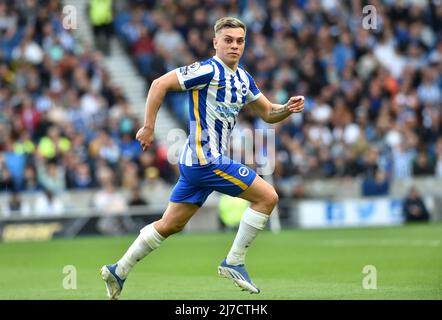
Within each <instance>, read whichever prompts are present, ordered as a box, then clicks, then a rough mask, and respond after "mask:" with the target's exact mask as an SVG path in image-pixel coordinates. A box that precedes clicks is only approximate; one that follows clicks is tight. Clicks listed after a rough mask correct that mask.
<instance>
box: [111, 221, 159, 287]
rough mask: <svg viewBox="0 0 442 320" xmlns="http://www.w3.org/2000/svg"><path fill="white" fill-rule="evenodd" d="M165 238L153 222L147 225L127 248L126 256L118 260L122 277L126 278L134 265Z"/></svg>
mask: <svg viewBox="0 0 442 320" xmlns="http://www.w3.org/2000/svg"><path fill="white" fill-rule="evenodd" d="M164 239H165V238H164V237H163V236H162V235H160V234H159V233H158V231H157V230H155V228H154V226H153V223H151V224H149V225H147V226H145V227H144V228H143V229H141V231H140V235H139V236H138V237H137V238H136V239H135V241H134V242H133V243H132V245H131V246H130V247H129V249H127V251H126V253H125V254H124V256H123V257H122V258H121V259H120V260H118V262H117V263H118V265H117V270H116V273H117V275H118V276H119V277H120V278H121V279H126V277H127V275H128V274H129V272H130V270H131V269H132V268H133V266H134V265H135V264H136V263H137V262H138V261H140V260H141V259H143V258H144V257H145V256H147V255H148V254H149V253H150V252H152V251H153V250H155V249H156V248H158V247H159V246H160V245H161V242H163V240H164Z"/></svg>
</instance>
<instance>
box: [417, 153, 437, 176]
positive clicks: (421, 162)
mask: <svg viewBox="0 0 442 320" xmlns="http://www.w3.org/2000/svg"><path fill="white" fill-rule="evenodd" d="M434 165H435V164H434V163H433V161H432V160H431V159H429V157H428V154H427V152H425V151H421V152H419V154H418V155H417V157H416V159H415V162H414V164H413V175H415V176H429V175H434V173H435V172H434V169H435V167H434Z"/></svg>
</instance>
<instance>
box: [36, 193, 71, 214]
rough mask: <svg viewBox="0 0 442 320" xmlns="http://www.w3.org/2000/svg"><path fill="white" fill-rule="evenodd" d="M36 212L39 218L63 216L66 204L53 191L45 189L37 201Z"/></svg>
mask: <svg viewBox="0 0 442 320" xmlns="http://www.w3.org/2000/svg"><path fill="white" fill-rule="evenodd" d="M34 212H35V214H36V215H39V216H52V215H61V214H63V213H64V203H63V201H62V200H61V199H60V198H59V197H58V196H57V195H56V194H54V193H53V192H52V191H50V190H48V189H45V190H44V191H43V193H41V194H39V195H38V196H37V198H36V199H35V204H34Z"/></svg>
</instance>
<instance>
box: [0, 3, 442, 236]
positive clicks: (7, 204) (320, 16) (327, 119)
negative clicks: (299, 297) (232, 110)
mask: <svg viewBox="0 0 442 320" xmlns="http://www.w3.org/2000/svg"><path fill="white" fill-rule="evenodd" d="M367 6H369V7H367ZM364 8H366V9H365V10H364ZM367 9H368V11H367ZM227 15H229V16H235V17H238V18H240V19H241V20H242V21H244V22H245V23H246V25H247V27H248V32H247V41H246V49H245V53H244V56H243V58H242V61H241V64H242V65H243V66H244V67H245V68H246V69H247V70H248V71H249V72H250V73H251V74H252V76H253V77H254V79H255V81H256V83H257V85H258V87H259V88H260V90H261V91H262V92H263V93H264V94H265V95H266V96H267V97H268V98H269V99H270V100H271V101H273V102H276V103H285V102H286V101H287V99H288V98H289V97H290V96H292V95H304V96H305V112H304V113H303V114H297V115H294V116H292V117H290V118H287V119H286V120H285V121H283V122H281V123H278V124H276V125H269V124H267V123H265V122H263V121H262V120H260V119H259V118H257V117H256V115H255V114H253V113H252V112H251V111H250V110H248V109H247V108H245V109H244V110H243V111H242V112H241V113H240V118H239V121H238V123H237V128H238V129H240V130H241V129H247V128H250V129H254V128H258V129H274V130H275V133H276V134H275V137H276V140H275V146H276V151H275V154H274V156H275V171H274V173H273V175H272V176H269V177H266V179H268V180H269V181H270V182H271V183H273V184H274V186H275V188H276V190H277V192H278V194H279V196H280V204H279V208H278V212H277V214H275V215H274V217H275V218H273V221H272V223H271V228H272V229H273V230H278V229H279V228H281V227H282V228H312V227H335V226H371V225H403V224H406V223H408V222H413V221H422V222H423V223H431V222H433V221H438V220H441V219H442V214H441V213H442V107H441V106H442V1H440V0H402V1H392V0H385V1H359V0H355V1H335V0H293V1H282V0H271V1H261V0H242V1H228V0H225V1H224V0H208V1H198V0H182V1H167V0H165V1H159V0H158V1H154V0H152V1H129V0H123V1H111V0H90V1H87V0H76V1H74V0H71V1H67V0H66V1H61V0H47V1H38V0H14V1H12V0H11V1H7V0H0V235H1V239H2V240H3V241H12V240H26V239H28V240H42V239H50V238H52V237H74V236H77V235H87V234H108V235H117V234H125V233H136V232H138V230H139V229H140V228H141V227H142V226H144V225H145V224H146V223H149V222H151V221H153V220H155V219H158V218H159V217H160V216H161V214H162V213H163V210H164V209H165V208H166V206H167V201H168V198H169V194H170V191H171V189H172V187H173V185H174V184H175V182H176V181H177V179H178V176H179V172H178V170H177V166H176V165H175V164H173V163H170V161H168V148H169V146H170V144H171V142H170V141H167V136H168V133H169V132H170V131H171V130H172V129H176V128H180V129H183V130H186V128H187V112H188V105H187V98H186V93H170V94H168V95H167V97H166V99H165V103H164V105H163V106H162V108H161V111H160V113H159V116H158V118H157V124H156V126H157V128H156V141H155V144H154V146H153V147H152V148H150V149H149V150H148V151H146V152H142V150H141V148H140V146H139V144H138V142H137V141H136V140H135V134H136V132H137V130H138V129H139V127H140V126H141V124H142V122H143V117H144V103H145V98H146V94H147V92H148V88H149V85H150V83H151V82H152V81H153V80H154V79H155V78H157V77H159V76H161V75H162V74H164V73H166V72H168V71H170V70H173V69H175V68H177V67H180V66H183V65H188V64H191V63H193V62H194V61H200V60H205V59H207V58H210V57H211V56H213V55H214V50H213V48H212V38H213V25H214V23H215V21H216V20H217V19H218V18H220V17H223V16H227ZM261 148H265V146H260V145H256V148H255V151H256V154H259V153H260V152H262V150H261ZM251 165H252V166H253V164H251ZM246 205H247V204H246V203H243V202H241V201H239V202H238V201H237V200H236V199H232V198H230V197H227V196H222V195H220V194H216V193H214V194H212V195H211V196H210V197H209V199H208V201H207V203H206V205H205V206H204V207H203V208H202V209H201V210H200V212H199V213H197V215H196V216H195V217H194V218H193V219H192V220H191V221H190V223H189V224H188V226H187V227H186V230H187V231H215V230H223V229H226V228H227V229H231V228H235V226H236V225H237V223H238V221H239V217H240V215H241V213H242V211H243V209H244V206H246Z"/></svg>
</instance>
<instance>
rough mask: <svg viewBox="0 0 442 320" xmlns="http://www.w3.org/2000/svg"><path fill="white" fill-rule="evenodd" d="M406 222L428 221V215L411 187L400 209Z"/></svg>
mask: <svg viewBox="0 0 442 320" xmlns="http://www.w3.org/2000/svg"><path fill="white" fill-rule="evenodd" d="M402 211H403V215H404V218H405V220H406V221H407V222H415V221H429V219H430V214H429V212H428V210H427V207H426V206H425V203H424V202H423V200H422V197H421V196H420V195H419V193H418V191H417V189H416V188H415V187H411V188H410V191H409V192H408V194H407V197H406V198H405V200H404V203H403V207H402Z"/></svg>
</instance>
